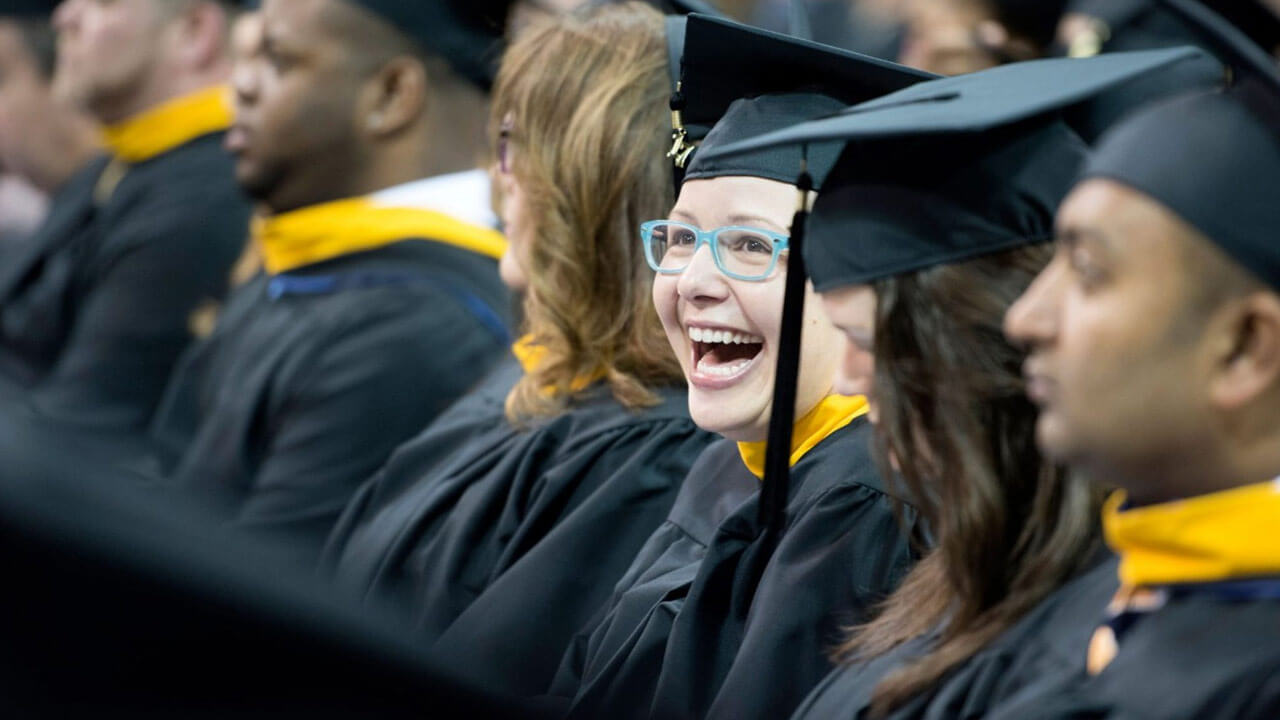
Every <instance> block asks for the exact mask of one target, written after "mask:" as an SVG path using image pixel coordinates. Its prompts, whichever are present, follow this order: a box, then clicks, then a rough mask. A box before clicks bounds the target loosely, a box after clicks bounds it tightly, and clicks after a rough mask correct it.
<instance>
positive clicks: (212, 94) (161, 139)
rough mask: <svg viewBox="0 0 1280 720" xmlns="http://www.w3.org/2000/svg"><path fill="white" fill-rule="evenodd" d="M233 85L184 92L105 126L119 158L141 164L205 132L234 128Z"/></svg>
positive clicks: (107, 138) (105, 135)
mask: <svg viewBox="0 0 1280 720" xmlns="http://www.w3.org/2000/svg"><path fill="white" fill-rule="evenodd" d="M233 120H234V113H233V111H232V108H231V90H230V88H228V87H226V86H224V85H219V86H215V87H211V88H207V89H204V90H198V91H196V92H193V93H190V94H187V95H183V96H182V97H179V98H175V99H173V100H170V101H168V102H165V103H161V104H160V105H157V106H156V107H153V108H151V109H149V110H144V111H143V112H141V113H138V114H137V115H135V116H133V117H131V118H129V119H128V120H124V121H121V122H119V123H116V124H114V125H110V126H108V127H106V128H105V129H103V131H102V136H103V141H104V142H105V143H106V144H107V147H109V148H111V152H112V154H114V155H115V156H116V158H117V159H119V160H122V161H124V162H126V163H130V164H133V163H140V162H143V161H146V160H150V159H151V158H153V157H156V156H157V155H163V154H164V153H167V152H169V151H170V150H172V149H174V148H176V147H178V146H179V145H184V144H186V143H188V142H191V141H192V140H195V139H196V138H198V137H200V136H202V135H208V134H209V133H213V132H218V131H221V130H226V129H227V128H229V127H231V123H232V121H233Z"/></svg>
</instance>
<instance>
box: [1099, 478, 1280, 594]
mask: <svg viewBox="0 0 1280 720" xmlns="http://www.w3.org/2000/svg"><path fill="white" fill-rule="evenodd" d="M1125 499H1126V498H1125V494H1124V492H1123V491H1119V492H1116V493H1114V494H1113V495H1112V496H1111V497H1110V498H1108V499H1107V502H1106V505H1105V506H1104V508H1103V516H1102V527H1103V532H1104V533H1105V535H1106V539H1107V544H1108V545H1110V546H1111V548H1112V549H1113V550H1115V551H1116V553H1117V554H1118V555H1119V556H1120V581H1121V583H1122V584H1123V585H1124V586H1126V587H1150V586H1161V585H1176V584H1186V583H1206V582H1217V581H1222V580H1230V579H1235V578H1247V577H1258V576H1267V575H1280V532H1276V530H1277V528H1278V527H1280V478H1277V479H1276V480H1271V481H1269V482H1263V483H1257V484H1254V485H1245V486H1243V487H1238V488H1233V489H1230V490H1223V491H1221V492H1215V493H1209V494H1207V495H1200V496H1197V497H1192V498H1186V499H1182V500H1175V501H1172V502H1167V503H1161V504H1159V505H1150V506H1146V507H1140V508H1133V509H1128V510H1126V509H1124V504H1125Z"/></svg>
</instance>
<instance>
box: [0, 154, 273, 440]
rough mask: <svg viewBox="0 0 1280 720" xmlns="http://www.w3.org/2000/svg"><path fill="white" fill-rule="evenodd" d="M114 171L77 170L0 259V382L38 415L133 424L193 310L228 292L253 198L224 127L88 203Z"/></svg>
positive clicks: (154, 396)
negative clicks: (18, 244)
mask: <svg viewBox="0 0 1280 720" xmlns="http://www.w3.org/2000/svg"><path fill="white" fill-rule="evenodd" d="M116 167H117V166H110V167H108V162H107V160H106V159H105V158H101V159H99V160H96V161H94V162H92V163H91V164H90V165H89V166H88V167H86V168H85V169H84V170H82V171H80V172H79V173H78V174H77V175H76V176H74V177H73V178H72V180H70V181H69V183H68V185H67V186H66V188H64V189H63V191H62V192H61V193H60V194H59V196H58V198H57V200H56V201H55V202H54V206H53V209H52V211H51V215H50V217H49V218H48V219H47V220H46V221H45V223H44V225H43V226H42V227H41V228H40V230H39V231H37V233H36V235H35V236H34V237H33V238H31V240H30V241H29V242H28V243H27V245H26V247H25V248H24V250H23V252H21V253H17V254H15V255H13V256H10V257H9V258H7V262H6V265H5V267H3V268H0V377H2V378H3V380H0V383H2V384H4V385H7V386H9V390H8V392H6V393H5V394H6V395H8V396H10V397H14V396H16V397H17V398H18V399H20V400H22V401H24V402H25V403H28V404H30V405H32V406H34V407H35V408H36V409H37V410H38V411H39V412H40V413H41V414H44V415H46V416H49V417H53V418H57V419H61V420H68V421H72V422H74V423H75V424H80V425H94V426H100V427H106V428H112V429H118V428H132V429H135V430H139V429H142V428H144V427H145V425H146V423H147V421H148V420H149V419H150V418H151V415H152V411H153V410H154V409H155V406H156V402H157V401H158V400H159V399H160V396H161V394H162V392H163V390H164V387H165V382H166V381H167V379H168V377H169V373H170V371H171V370H172V369H173V367H174V364H175V362H176V361H177V359H178V356H179V355H180V354H181V353H182V351H183V349H184V348H185V347H186V346H187V345H188V344H189V342H190V341H191V339H192V332H191V328H190V326H191V318H192V313H193V312H194V311H195V310H197V309H198V308H199V307H201V306H202V305H205V304H207V303H214V302H218V301H221V300H222V298H223V297H224V296H225V294H226V292H227V286H228V283H229V275H230V271H231V266H232V265H233V264H234V263H235V261H236V259H237V258H238V257H239V255H240V252H241V249H242V248H243V246H244V241H245V235H246V231H247V228H248V221H249V212H250V207H249V202H248V200H247V199H246V198H245V197H244V196H243V194H242V193H241V191H240V189H239V187H238V186H237V185H236V183H235V178H234V171H233V167H232V160H231V158H230V157H229V156H228V155H227V153H226V152H225V151H224V150H223V149H222V133H212V134H209V135H204V136H202V137H199V138H196V139H195V140H192V141H190V142H188V143H186V144H184V145H181V146H179V147H177V148H175V149H173V150H170V151H168V152H166V153H163V154H161V155H158V156H156V157H154V158H151V159H149V160H146V161H143V162H140V163H137V164H135V165H132V166H129V167H128V169H127V171H126V172H125V173H124V175H123V177H122V178H121V179H120V180H119V183H118V184H117V185H116V186H115V188H114V190H112V191H111V194H110V196H109V198H108V199H107V200H106V201H105V202H104V203H103V204H101V205H100V206H99V205H96V204H95V202H94V197H93V195H94V187H95V186H96V185H97V184H98V183H99V179H100V178H101V177H102V176H103V175H104V173H107V174H110V173H113V172H114V171H115V168H116Z"/></svg>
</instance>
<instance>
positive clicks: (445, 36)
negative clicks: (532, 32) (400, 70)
mask: <svg viewBox="0 0 1280 720" xmlns="http://www.w3.org/2000/svg"><path fill="white" fill-rule="evenodd" d="M348 2H352V3H354V4H356V5H359V6H360V7H363V8H365V9H366V10H369V11H370V12H373V13H375V14H376V15H378V16H379V17H381V18H383V19H384V20H386V21H387V22H389V23H391V24H392V25H394V26H395V27H396V28H397V29H399V30H400V32H402V33H404V34H405V35H407V36H408V37H410V38H413V39H414V40H415V41H417V42H418V43H419V44H420V45H421V46H422V47H423V48H425V49H426V50H428V51H430V52H432V53H434V54H436V55H439V56H440V57H442V58H444V59H445V60H446V61H448V63H449V65H450V66H452V67H453V69H454V71H455V72H457V73H458V74H459V75H461V76H462V77H465V78H467V79H468V80H470V81H471V82H473V83H475V84H476V85H478V86H480V87H482V88H485V89H488V88H489V87H490V86H492V84H493V79H494V77H495V73H496V69H497V62H498V59H499V58H500V56H501V53H502V39H503V37H504V36H505V34H506V26H507V16H508V14H509V13H510V10H511V6H512V5H514V2H513V0H348Z"/></svg>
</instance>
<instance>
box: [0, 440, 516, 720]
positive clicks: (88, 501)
mask: <svg viewBox="0 0 1280 720" xmlns="http://www.w3.org/2000/svg"><path fill="white" fill-rule="evenodd" d="M10 431H11V432H12V433H13V434H15V435H18V436H23V435H25V433H26V428H25V426H19V427H16V428H10ZM178 500H181V498H173V497H169V496H163V495H158V494H156V493H152V492H142V488H137V487H133V486H129V485H124V486H119V485H109V484H105V483H86V482H83V478H81V477H78V476H64V475H57V474H54V475H49V476H41V477H29V476H26V475H15V474H12V473H3V474H0V573H3V575H4V578H5V589H4V592H3V593H0V638H3V642H0V667H3V668H4V673H3V675H0V717H5V718H90V717H92V718H103V717H107V718H117V717H119V718H125V717H128V718H229V717H248V718H262V717H270V718H285V717H288V718H294V717H296V718H306V719H307V720H314V719H315V718H388V717H396V718H421V717H432V718H445V717H448V718H453V717H457V718H507V717H510V718H529V717H534V716H533V715H531V714H530V713H529V711H528V710H527V709H522V708H520V707H518V706H517V705H516V704H514V703H512V702H504V701H502V700H501V699H500V698H495V697H492V696H491V693H488V692H485V691H483V690H482V689H478V688H473V687H468V686H467V685H465V684H463V683H462V682H460V681H459V680H457V679H456V678H455V677H453V676H452V674H450V673H448V671H447V668H444V667H442V666H440V665H438V664H435V663H434V662H432V660H431V658H430V657H429V655H428V654H427V652H426V651H425V649H424V648H421V647H419V646H417V645H415V644H414V643H413V642H412V641H411V640H410V639H409V637H408V636H406V635H405V634H404V633H403V632H401V631H400V629H399V628H398V627H397V626H396V624H395V623H394V622H393V621H392V620H391V619H390V618H388V617H386V616H383V615H379V614H377V613H375V612H371V611H370V610H369V609H368V608H359V607H356V606H355V605H354V604H345V603H343V602H341V598H340V597H339V596H337V595H336V594H335V593H333V592H331V591H330V589H329V588H328V587H326V586H325V585H324V584H323V583H320V582H318V581H317V580H316V579H315V578H314V577H313V576H312V575H311V574H310V573H304V572H299V571H298V570H297V569H296V568H294V567H292V566H291V565H290V564H289V563H288V561H287V560H285V559H283V558H281V557H279V556H277V555H276V553H275V552H274V550H275V549H274V548H273V547H272V546H270V545H265V544H259V543H256V542H253V541H251V540H250V539H248V538H244V537H242V536H240V535H238V534H235V533H229V532H227V530H226V528H225V527H224V526H222V525H221V523H219V522H218V521H217V520H216V519H215V518H211V517H209V516H208V515H207V514H206V513H205V512H203V508H201V507H199V506H197V505H193V504H190V503H183V502H177V501H178Z"/></svg>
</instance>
